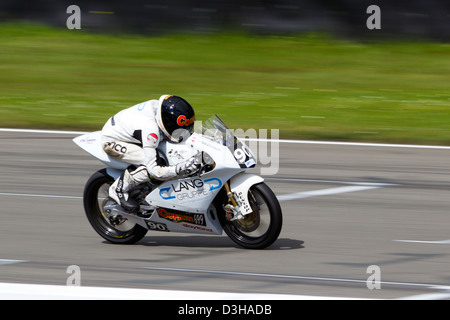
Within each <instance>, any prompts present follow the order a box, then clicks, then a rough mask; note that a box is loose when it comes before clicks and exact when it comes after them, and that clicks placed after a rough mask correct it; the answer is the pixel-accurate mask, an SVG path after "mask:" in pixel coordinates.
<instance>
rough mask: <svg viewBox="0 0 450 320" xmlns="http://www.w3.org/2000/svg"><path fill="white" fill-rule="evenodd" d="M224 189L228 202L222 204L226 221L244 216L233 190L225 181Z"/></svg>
mask: <svg viewBox="0 0 450 320" xmlns="http://www.w3.org/2000/svg"><path fill="white" fill-rule="evenodd" d="M224 187H225V191H226V193H227V198H228V203H227V204H225V205H223V209H224V210H225V217H226V219H227V220H228V221H234V220H238V219H241V218H243V217H244V215H243V214H242V212H241V209H240V205H239V203H238V201H237V200H236V197H235V195H234V192H232V191H231V189H230V184H229V183H228V181H227V182H225V185H224Z"/></svg>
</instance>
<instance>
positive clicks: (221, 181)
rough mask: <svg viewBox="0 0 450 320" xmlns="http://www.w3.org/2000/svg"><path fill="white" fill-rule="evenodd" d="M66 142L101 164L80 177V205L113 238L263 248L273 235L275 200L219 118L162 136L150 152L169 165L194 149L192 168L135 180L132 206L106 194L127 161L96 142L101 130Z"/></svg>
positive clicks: (277, 226)
mask: <svg viewBox="0 0 450 320" xmlns="http://www.w3.org/2000/svg"><path fill="white" fill-rule="evenodd" d="M73 141H74V142H75V143H76V144H77V145H78V146H79V147H81V148H82V149H83V150H85V151H86V152H88V153H89V154H91V155H92V156H94V157H95V158H97V159H98V160H100V161H101V162H103V163H104V164H105V165H106V166H107V167H106V168H105V169H101V170H99V171H97V172H95V173H94V174H93V175H92V176H91V177H90V178H89V180H88V181H87V183H86V185H85V188H84V193H83V204H84V210H85V213H86V216H87V218H88V220H89V222H90V224H91V226H92V227H93V228H94V230H95V231H96V232H97V233H98V234H99V235H100V236H101V237H103V238H104V239H106V240H108V241H109V242H112V243H117V244H130V243H136V242H137V241H139V240H141V239H142V238H143V237H144V236H145V235H146V233H147V231H149V230H151V231H159V232H183V233H197V234H209V235H221V234H222V233H223V231H225V233H226V234H227V235H228V236H229V237H230V238H231V240H233V241H234V242H235V243H237V244H238V245H240V246H242V247H244V248H248V249H263V248H266V247H268V246H270V245H271V244H273V242H274V241H275V240H276V239H277V238H278V236H279V234H280V232H281V228H282V220H283V219H282V212H281V207H280V204H279V202H278V199H277V198H276V196H275V195H274V193H273V192H272V190H271V189H270V188H269V187H268V186H267V185H266V184H265V183H264V179H263V178H261V177H260V176H258V175H255V174H252V173H248V172H246V171H247V170H248V169H250V168H253V167H255V165H256V160H255V156H254V155H253V153H252V151H251V150H250V149H249V148H248V147H247V145H246V144H245V143H244V142H243V141H242V140H241V139H239V138H238V137H236V136H235V135H234V134H233V133H232V131H231V130H229V128H228V127H227V126H226V125H225V123H224V122H223V121H222V120H221V119H220V118H219V117H218V116H217V115H215V116H213V117H211V118H210V119H208V120H207V121H206V122H204V123H203V124H202V130H201V132H200V133H197V132H194V133H193V134H192V135H190V136H189V137H188V138H187V139H184V140H183V141H182V142H180V143H172V142H169V141H163V142H161V143H160V144H159V146H158V149H157V151H158V156H159V158H160V159H162V161H163V164H164V165H176V164H177V163H179V162H181V161H184V160H185V159H188V158H190V157H192V156H194V155H197V156H198V155H200V156H198V157H197V158H198V159H199V162H198V164H199V171H198V172H197V173H196V174H194V175H191V176H188V177H179V178H175V179H172V180H169V181H164V182H161V181H154V180H151V181H150V182H148V183H144V184H141V185H139V186H137V187H136V188H134V189H133V190H131V191H130V193H129V194H130V197H132V198H133V199H135V200H136V201H137V202H138V203H139V204H140V209H139V210H138V212H129V211H126V210H125V209H123V208H122V207H121V206H120V205H119V204H117V203H116V202H115V201H114V200H113V199H111V198H110V197H109V196H108V190H109V187H110V185H111V184H112V183H113V182H114V181H115V180H116V179H117V178H118V177H119V176H120V175H121V174H122V173H123V171H124V170H126V169H127V168H128V167H129V166H130V164H129V163H126V162H122V161H120V160H117V159H113V158H111V157H110V156H109V155H107V154H106V153H105V152H104V151H103V148H102V145H101V131H96V132H93V133H89V134H85V135H81V136H79V137H76V138H75V139H73Z"/></svg>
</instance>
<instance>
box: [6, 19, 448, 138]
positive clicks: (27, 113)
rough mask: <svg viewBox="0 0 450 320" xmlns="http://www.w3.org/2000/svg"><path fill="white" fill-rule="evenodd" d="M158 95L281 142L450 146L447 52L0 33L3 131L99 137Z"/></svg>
mask: <svg viewBox="0 0 450 320" xmlns="http://www.w3.org/2000/svg"><path fill="white" fill-rule="evenodd" d="M166 93H170V94H176V95H180V96H183V97H185V98H186V99H187V100H188V101H190V102H191V104H192V105H193V106H194V107H195V109H196V113H197V119H199V120H204V119H206V118H207V117H209V115H212V114H214V113H217V114H219V116H221V118H223V119H224V120H225V122H226V123H227V124H228V125H229V126H230V127H231V128H243V129H248V128H255V129H259V128H268V129H271V128H274V129H280V137H282V138H300V139H327V140H353V141H376V142H396V143H427V144H444V145H450V44H443V43H432V42H424V41H417V42H415V41H403V42H377V43H360V42H359V43H358V42H352V41H344V40H337V39H333V38H330V37H327V36H324V35H317V34H309V35H297V36H251V35H245V34H237V33H234V34H216V35H192V34H183V35H182V34H179V35H165V36H153V37H143V36H134V35H119V36H113V35H96V34H90V33H87V32H85V31H83V30H67V29H64V28H61V29H54V28H49V27H44V26H36V25H29V24H1V25H0V127H22V128H24V127H27V128H48V129H79V130H97V129H100V128H101V127H102V125H103V123H104V122H105V121H106V120H107V119H108V118H109V117H110V116H111V115H112V114H114V113H115V112H117V111H119V110H120V109H122V108H126V107H128V106H131V105H134V104H136V103H139V102H141V101H145V100H149V99H157V98H158V97H159V96H160V95H161V94H166Z"/></svg>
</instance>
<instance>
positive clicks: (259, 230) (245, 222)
mask: <svg viewBox="0 0 450 320" xmlns="http://www.w3.org/2000/svg"><path fill="white" fill-rule="evenodd" d="M248 199H249V202H250V206H251V208H252V210H253V211H252V212H251V213H250V214H248V215H246V216H245V217H244V218H242V219H238V220H234V221H228V220H226V218H225V211H224V210H223V209H221V210H219V211H220V213H219V218H220V221H221V223H222V227H223V229H224V231H225V233H226V234H227V235H228V236H229V237H230V238H231V240H233V241H234V242H235V243H237V244H239V245H240V246H242V247H244V248H247V249H264V248H267V247H268V246H270V245H271V244H273V243H274V242H275V240H277V238H278V236H279V234H280V232H281V227H282V224H283V217H282V213H281V207H280V203H279V202H278V199H277V197H276V196H275V194H274V193H273V192H272V190H271V189H270V188H269V187H268V186H267V185H266V184H265V183H264V182H262V183H259V184H256V185H253V186H252V187H251V188H250V189H249V191H248Z"/></svg>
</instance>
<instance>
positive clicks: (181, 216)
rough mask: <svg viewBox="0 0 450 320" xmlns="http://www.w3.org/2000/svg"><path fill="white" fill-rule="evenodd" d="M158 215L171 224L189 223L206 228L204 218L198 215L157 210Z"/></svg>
mask: <svg viewBox="0 0 450 320" xmlns="http://www.w3.org/2000/svg"><path fill="white" fill-rule="evenodd" d="M157 212H158V215H159V216H160V217H161V218H163V219H167V220H169V221H172V222H185V223H191V224H195V225H199V226H206V220H205V216H204V215H203V214H200V213H188V212H179V211H176V212H175V211H168V210H167V209H164V208H159V209H158V211H157Z"/></svg>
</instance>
